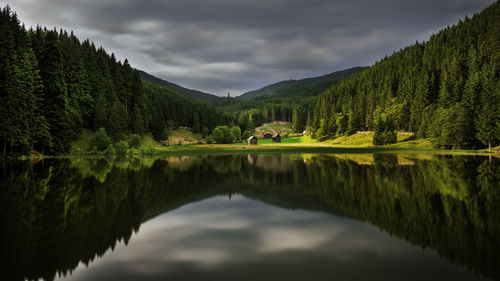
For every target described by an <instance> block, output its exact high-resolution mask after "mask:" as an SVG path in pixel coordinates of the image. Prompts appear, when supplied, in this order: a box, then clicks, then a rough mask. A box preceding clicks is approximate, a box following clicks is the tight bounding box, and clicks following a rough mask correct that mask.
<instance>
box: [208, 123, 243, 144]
mask: <svg viewBox="0 0 500 281" xmlns="http://www.w3.org/2000/svg"><path fill="white" fill-rule="evenodd" d="M238 129H239V128H238ZM212 137H213V139H214V141H215V143H233V142H234V141H235V139H236V138H235V136H234V135H233V133H232V132H231V129H229V127H228V126H217V127H216V128H215V129H214V131H213V132H212Z"/></svg>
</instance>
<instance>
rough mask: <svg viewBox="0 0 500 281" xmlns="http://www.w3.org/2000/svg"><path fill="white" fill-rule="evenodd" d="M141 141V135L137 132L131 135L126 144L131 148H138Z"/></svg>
mask: <svg viewBox="0 0 500 281" xmlns="http://www.w3.org/2000/svg"><path fill="white" fill-rule="evenodd" d="M141 143H142V137H141V136H140V135H137V134H134V135H131V136H130V138H129V140H128V144H129V145H130V147H132V148H139V146H141Z"/></svg>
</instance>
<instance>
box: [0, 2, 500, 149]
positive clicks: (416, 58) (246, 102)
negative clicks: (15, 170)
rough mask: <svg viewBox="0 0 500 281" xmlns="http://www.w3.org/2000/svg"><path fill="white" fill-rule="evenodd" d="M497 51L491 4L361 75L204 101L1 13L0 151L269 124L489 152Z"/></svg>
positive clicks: (499, 89) (498, 94) (88, 45)
mask: <svg viewBox="0 0 500 281" xmlns="http://www.w3.org/2000/svg"><path fill="white" fill-rule="evenodd" d="M499 50H500V2H496V3H495V4H493V5H491V6H490V7H488V8H487V9H485V10H484V11H483V12H481V13H480V14H477V15H475V16H474V17H473V18H472V19H470V18H465V20H463V21H460V22H459V23H458V24H457V25H455V26H452V27H449V28H446V29H444V30H442V31H441V32H439V33H438V34H435V35H433V36H432V37H431V38H430V40H429V41H428V42H425V43H419V42H416V43H415V44H414V45H412V46H410V47H407V48H405V49H403V50H400V51H399V52H396V53H394V54H393V55H391V56H390V57H385V58H384V59H382V60H381V61H379V62H377V63H375V64H374V65H373V66H371V67H369V68H353V69H349V70H346V71H341V72H337V73H332V74H328V75H325V76H322V77H317V78H312V79H303V80H298V81H295V80H291V81H283V82H280V83H277V84H273V85H270V86H268V87H264V88H262V89H261V90H257V91H254V92H252V93H253V94H252V93H250V94H249V95H250V96H253V95H255V97H251V98H250V99H240V98H232V97H229V95H228V97H215V98H205V97H209V96H210V95H209V94H206V93H202V92H199V91H194V90H189V89H185V88H182V87H180V86H178V85H175V84H172V85H175V86H177V87H178V88H175V87H174V88H172V87H168V85H170V84H165V83H169V82H166V81H161V80H160V82H165V83H159V82H158V80H159V79H157V78H155V77H153V76H148V77H149V78H148V79H146V80H147V81H146V80H144V79H145V78H144V77H146V76H147V75H146V76H145V75H144V73H143V75H142V79H141V74H140V72H139V71H138V70H136V69H134V68H133V67H132V66H131V65H130V64H129V63H128V61H127V60H125V61H123V62H121V61H118V60H117V59H116V58H115V56H114V55H113V54H111V55H110V54H108V53H107V52H106V51H105V50H104V49H103V48H97V47H96V46H95V45H94V44H93V43H92V42H90V41H88V40H86V41H83V42H80V40H79V39H78V38H76V36H74V35H73V33H72V32H70V33H68V32H66V31H62V30H61V31H56V30H47V29H45V28H41V27H37V28H36V29H34V30H33V29H29V30H26V28H25V27H24V26H22V25H21V24H20V22H19V19H18V18H17V16H16V14H15V13H13V12H12V11H11V10H10V9H9V8H8V7H6V8H3V9H2V10H1V13H0V95H1V101H2V102H1V104H0V120H1V122H0V145H1V148H0V149H1V152H0V153H1V154H2V155H6V154H12V153H27V152H29V151H31V150H37V151H40V152H42V153H43V152H45V153H50V154H59V153H67V152H68V150H69V146H70V145H69V143H70V141H71V140H72V139H75V138H76V137H78V136H79V135H80V134H81V132H82V130H83V129H84V128H86V129H90V130H92V131H97V130H98V129H100V128H104V129H105V131H106V132H107V134H108V135H109V136H110V137H111V138H112V140H113V142H115V143H116V142H118V141H120V140H122V139H124V138H125V137H127V136H128V135H130V134H139V135H140V134H147V133H151V134H152V135H153V137H154V138H155V139H157V140H163V139H166V138H167V137H168V132H169V130H171V129H174V128H177V127H179V126H185V127H190V128H192V130H193V131H194V132H195V133H202V134H203V136H207V135H208V134H210V132H212V130H213V129H214V128H215V127H217V126H220V125H227V126H229V127H233V126H238V127H239V128H240V129H241V131H242V132H245V131H252V130H253V129H254V128H255V127H256V126H259V125H260V124H262V123H264V122H269V121H275V120H276V121H289V122H292V126H293V129H294V130H295V131H297V132H301V131H303V130H304V129H306V132H307V133H308V134H310V135H311V136H312V137H313V138H317V139H319V140H325V139H330V138H335V137H338V136H342V135H349V134H353V133H355V132H357V131H358V130H371V131H375V138H374V144H386V143H393V142H395V141H396V140H397V138H396V134H395V131H409V132H414V133H415V135H416V136H417V137H420V138H430V139H432V140H434V142H435V144H436V146H438V147H440V148H475V149H478V148H484V147H490V148H491V147H492V146H495V145H497V144H498V143H499V141H500V82H499V76H500V51H499ZM339 77H340V78H342V79H340V78H339ZM332 85H333V86H332ZM165 86H167V87H165ZM327 87H331V88H329V89H327V90H326V91H324V90H325V88H327ZM176 89H177V90H176ZM178 91H180V92H178ZM186 91H187V93H186ZM323 91H324V92H323ZM321 92H323V93H322V94H321V95H319V94H320V93H321ZM318 95H319V96H318ZM200 97H202V98H200Z"/></svg>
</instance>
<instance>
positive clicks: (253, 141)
mask: <svg viewBox="0 0 500 281" xmlns="http://www.w3.org/2000/svg"><path fill="white" fill-rule="evenodd" d="M247 143H248V145H257V137H256V136H251V137H249V138H248V139H247Z"/></svg>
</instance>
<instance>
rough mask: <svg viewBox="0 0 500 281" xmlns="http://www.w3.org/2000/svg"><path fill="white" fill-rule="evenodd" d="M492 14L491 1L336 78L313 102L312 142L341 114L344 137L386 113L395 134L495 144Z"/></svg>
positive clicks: (498, 71)
mask: <svg viewBox="0 0 500 281" xmlns="http://www.w3.org/2000/svg"><path fill="white" fill-rule="evenodd" d="M499 14H500V2H498V1H497V2H495V3H494V4H492V5H491V6H490V7H488V8H486V9H485V10H484V11H483V12H481V13H480V14H476V15H474V17H473V18H472V19H471V18H465V20H462V21H460V22H459V23H458V24H456V25H455V26H452V27H448V28H446V29H444V30H442V31H441V32H439V33H437V34H434V35H432V36H431V38H430V40H429V41H428V42H425V43H419V42H417V43H416V44H414V45H412V46H410V47H407V48H405V49H402V50H400V51H399V52H396V53H394V54H393V55H392V56H389V57H385V58H384V59H382V60H380V61H379V62H377V63H375V64H374V65H373V66H371V67H369V68H367V69H366V70H364V71H362V72H359V73H355V74H353V75H352V76H350V77H349V78H347V79H344V80H342V81H340V82H339V83H338V84H336V85H334V86H333V87H331V88H330V89H328V90H327V91H325V92H324V93H323V94H322V95H321V96H320V97H318V100H317V102H316V107H315V108H314V111H313V116H312V120H313V121H312V128H313V129H312V131H313V137H315V138H318V139H320V140H321V139H327V138H333V137H335V134H332V133H331V132H330V130H332V128H333V126H330V125H329V118H330V116H331V115H334V114H342V113H346V112H348V113H349V114H348V129H347V132H346V133H347V134H353V133H355V132H356V131H357V130H370V131H372V130H376V129H377V128H375V127H376V126H377V125H376V124H375V123H377V122H374V119H375V118H376V117H377V115H376V114H375V112H380V113H385V114H386V115H387V116H389V115H390V117H391V119H392V121H393V123H394V129H396V130H399V131H411V132H414V133H416V134H417V136H418V137H425V138H432V139H433V140H435V143H436V144H437V145H438V146H439V147H443V148H476V149H477V148H481V147H484V146H486V147H492V146H495V145H497V144H498V136H497V132H498V130H500V129H499V128H498V126H499V125H498V124H499V123H500V113H499V109H498V107H499V105H498V103H499V99H500V97H499V95H500V94H499V89H498V87H499V86H498V83H499V78H500V55H499V54H500V52H499V51H498V50H499V46H500V36H498V34H499V32H500V16H498V15H499ZM337 127H341V126H340V124H337ZM377 142H378V141H377Z"/></svg>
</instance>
